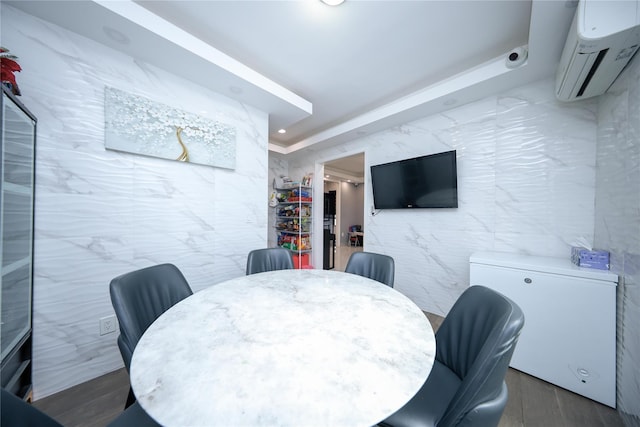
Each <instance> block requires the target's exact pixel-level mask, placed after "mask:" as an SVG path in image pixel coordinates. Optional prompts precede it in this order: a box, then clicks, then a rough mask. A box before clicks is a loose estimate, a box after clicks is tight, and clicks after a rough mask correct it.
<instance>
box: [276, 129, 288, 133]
mask: <svg viewBox="0 0 640 427" xmlns="http://www.w3.org/2000/svg"><path fill="white" fill-rule="evenodd" d="M278 133H287V130H286V129H280V130H279V131H278Z"/></svg>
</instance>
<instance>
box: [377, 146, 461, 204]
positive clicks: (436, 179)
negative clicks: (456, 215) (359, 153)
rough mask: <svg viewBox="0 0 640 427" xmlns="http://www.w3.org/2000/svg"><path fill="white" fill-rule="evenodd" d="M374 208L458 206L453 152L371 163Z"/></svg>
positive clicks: (454, 154)
mask: <svg viewBox="0 0 640 427" xmlns="http://www.w3.org/2000/svg"><path fill="white" fill-rule="evenodd" d="M371 184H372V188H373V204H374V206H375V208H376V209H410V208H457V207H458V176H457V170H456V152H455V150H453V151H447V152H444V153H438V154H431V155H428V156H422V157H415V158H413V159H407V160H400V161H397V162H391V163H385V164H382V165H374V166H371Z"/></svg>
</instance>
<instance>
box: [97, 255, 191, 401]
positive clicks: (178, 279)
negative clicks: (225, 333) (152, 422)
mask: <svg viewBox="0 0 640 427" xmlns="http://www.w3.org/2000/svg"><path fill="white" fill-rule="evenodd" d="M109 291H110V294H111V304H112V305H113V309H114V311H115V313H116V317H117V318H118V323H119V324H120V335H119V336H118V348H119V349H120V354H121V355H122V360H123V361H124V366H125V368H126V369H127V372H129V366H130V364H131V356H132V355H133V350H134V349H135V348H136V345H137V344H138V341H139V340H140V338H141V337H142V334H143V333H144V331H146V330H147V328H148V327H149V326H150V325H151V324H152V323H153V321H154V320H156V319H157V318H158V317H159V316H160V315H161V314H162V313H164V312H165V311H167V310H168V309H169V308H171V307H173V306H174V305H175V304H176V303H178V302H180V301H182V300H183V299H185V298H187V297H188V296H190V295H192V294H193V291H192V290H191V287H190V286H189V284H188V283H187V280H186V279H185V278H184V276H183V275H182V273H181V272H180V270H179V269H178V267H176V266H175V265H173V264H159V265H155V266H151V267H147V268H143V269H140V270H136V271H132V272H130V273H126V274H123V275H121V276H118V277H116V278H115V279H113V280H111V283H110V285H109ZM133 402H135V396H134V395H133V391H132V390H131V389H129V396H128V397H127V403H126V404H125V407H129V406H130V405H131V404H132V403H133Z"/></svg>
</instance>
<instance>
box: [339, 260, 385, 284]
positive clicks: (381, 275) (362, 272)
mask: <svg viewBox="0 0 640 427" xmlns="http://www.w3.org/2000/svg"><path fill="white" fill-rule="evenodd" d="M344 271H345V273H351V274H357V275H359V276H364V277H368V278H369V279H373V280H377V281H378V282H381V283H384V284H385V285H387V286H390V287H392V288H393V279H394V275H395V263H394V261H393V258H391V257H390V256H388V255H383V254H376V253H373V252H354V253H352V254H351V256H350V257H349V261H347V266H346V268H345V269H344Z"/></svg>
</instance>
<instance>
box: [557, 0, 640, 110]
mask: <svg viewBox="0 0 640 427" xmlns="http://www.w3.org/2000/svg"><path fill="white" fill-rule="evenodd" d="M639 4H640V2H639V0H635V1H606V2H603V1H594V0H581V1H580V3H579V4H578V7H577V10H576V14H575V16H574V18H573V23H572V24H571V28H570V29H569V35H568V36H567V41H566V43H565V46H564V51H563V52H562V57H561V59H560V65H559V67H558V73H557V75H556V96H557V97H558V99H560V100H562V101H575V100H578V99H585V98H590V97H592V96H597V95H602V94H603V93H605V92H606V91H607V89H609V87H610V86H611V84H612V83H613V82H614V81H615V79H616V78H617V77H618V75H619V74H620V73H621V72H622V70H623V69H624V68H625V66H626V65H627V64H628V63H629V61H630V60H631V58H633V56H634V55H635V53H636V52H637V50H638V46H639V45H640V7H639Z"/></svg>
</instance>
